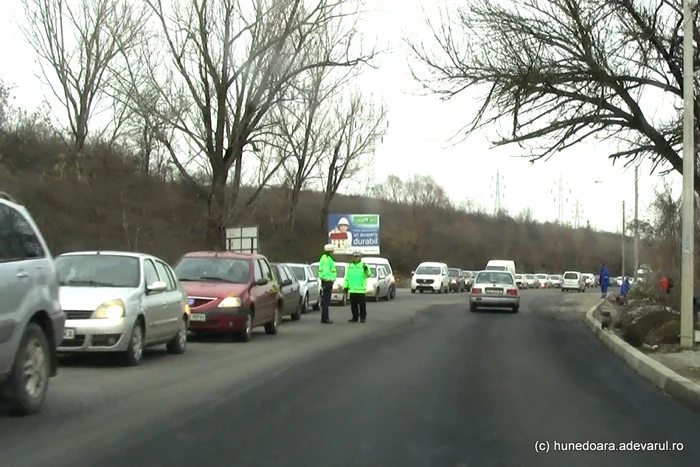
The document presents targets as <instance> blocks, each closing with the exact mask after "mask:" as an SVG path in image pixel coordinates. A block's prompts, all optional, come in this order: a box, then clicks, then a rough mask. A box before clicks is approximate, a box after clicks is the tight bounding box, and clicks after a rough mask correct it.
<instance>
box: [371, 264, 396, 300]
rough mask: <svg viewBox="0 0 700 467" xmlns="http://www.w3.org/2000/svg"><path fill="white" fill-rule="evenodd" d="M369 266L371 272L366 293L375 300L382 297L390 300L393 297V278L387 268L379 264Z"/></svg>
mask: <svg viewBox="0 0 700 467" xmlns="http://www.w3.org/2000/svg"><path fill="white" fill-rule="evenodd" d="M367 267H368V268H369V270H370V271H371V274H370V276H369V277H368V278H367V292H365V295H366V296H367V297H369V299H370V300H373V301H375V302H378V301H379V300H380V299H382V298H383V299H385V300H386V301H387V302H388V301H389V300H390V298H391V280H390V279H389V274H388V273H387V271H386V268H385V267H384V266H380V265H378V264H368V265H367Z"/></svg>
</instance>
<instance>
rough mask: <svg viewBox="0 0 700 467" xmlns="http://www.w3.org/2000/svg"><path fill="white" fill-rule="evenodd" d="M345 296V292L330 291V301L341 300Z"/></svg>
mask: <svg viewBox="0 0 700 467" xmlns="http://www.w3.org/2000/svg"><path fill="white" fill-rule="evenodd" d="M344 298H345V292H344V291H342V290H340V291H338V290H336V291H333V293H331V302H342V301H343V299H344Z"/></svg>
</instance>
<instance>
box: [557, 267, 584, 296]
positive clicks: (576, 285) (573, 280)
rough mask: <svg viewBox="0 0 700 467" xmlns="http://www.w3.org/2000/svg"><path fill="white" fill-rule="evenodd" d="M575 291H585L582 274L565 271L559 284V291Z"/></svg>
mask: <svg viewBox="0 0 700 467" xmlns="http://www.w3.org/2000/svg"><path fill="white" fill-rule="evenodd" d="M567 290H576V291H578V292H585V291H586V280H585V279H584V278H583V274H581V273H580V272H576V271H566V272H565V273H564V276H563V279H562V282H561V291H562V292H566V291H567Z"/></svg>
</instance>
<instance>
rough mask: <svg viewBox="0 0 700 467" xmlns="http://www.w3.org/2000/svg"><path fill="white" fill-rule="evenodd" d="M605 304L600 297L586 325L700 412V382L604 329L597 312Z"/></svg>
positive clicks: (658, 384)
mask: <svg viewBox="0 0 700 467" xmlns="http://www.w3.org/2000/svg"><path fill="white" fill-rule="evenodd" d="M604 303H605V300H601V301H600V302H599V303H598V304H596V305H595V306H593V307H591V308H590V309H589V310H588V311H587V312H586V325H587V326H588V327H589V328H590V329H591V331H592V332H593V333H594V334H595V335H596V336H597V337H598V338H599V339H600V340H601V341H602V342H603V343H604V344H605V345H606V346H607V347H608V348H609V349H610V350H612V351H613V353H615V354H616V355H618V356H619V357H620V358H622V359H623V360H624V361H625V362H626V363H627V364H628V365H630V366H631V367H632V368H633V369H634V370H635V371H636V372H637V373H639V374H640V375H641V376H643V377H644V378H646V379H647V380H649V381H651V383H652V384H654V385H655V386H656V387H658V388H659V389H661V390H662V391H663V392H665V393H666V394H668V395H669V396H671V397H673V398H675V399H678V400H679V401H681V402H683V403H684V404H686V405H688V406H689V407H691V408H692V409H693V410H695V411H698V412H700V385H698V384H696V383H694V382H693V381H691V380H690V379H688V378H685V377H683V376H681V375H679V374H678V373H676V372H675V371H673V370H672V369H670V368H668V367H667V366H665V365H664V364H662V363H661V362H659V361H657V360H655V359H653V358H651V357H649V356H647V355H645V354H644V353H643V352H642V351H640V350H638V349H636V348H634V347H633V346H631V345H630V344H628V343H627V342H625V341H624V340H622V339H621V338H620V337H618V336H617V335H616V334H615V333H614V332H612V331H610V330H606V329H603V328H602V326H601V322H600V321H599V320H598V319H596V317H595V316H594V314H597V312H598V314H599V311H598V309H599V308H600V307H601V306H602V305H603V304H604Z"/></svg>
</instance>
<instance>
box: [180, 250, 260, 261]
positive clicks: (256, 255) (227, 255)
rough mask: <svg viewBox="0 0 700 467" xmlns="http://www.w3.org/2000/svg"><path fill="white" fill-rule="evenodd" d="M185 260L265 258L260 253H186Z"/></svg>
mask: <svg viewBox="0 0 700 467" xmlns="http://www.w3.org/2000/svg"><path fill="white" fill-rule="evenodd" d="M182 257H183V258H227V259H246V260H248V259H256V258H262V257H263V256H262V255H261V254H259V253H243V252H239V251H192V252H189V253H185V254H184V255H183V256H182Z"/></svg>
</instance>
